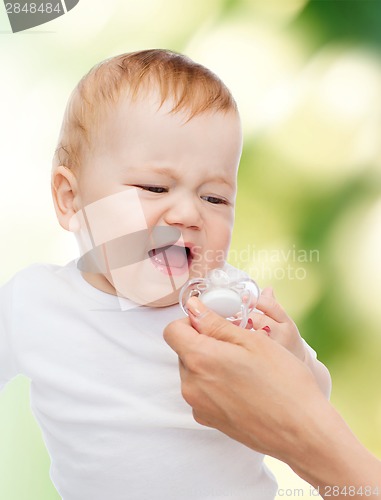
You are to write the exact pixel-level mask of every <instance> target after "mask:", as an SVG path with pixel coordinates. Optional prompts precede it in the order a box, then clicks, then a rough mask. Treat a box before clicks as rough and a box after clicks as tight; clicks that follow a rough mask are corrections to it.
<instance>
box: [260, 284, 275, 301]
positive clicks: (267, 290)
mask: <svg viewBox="0 0 381 500" xmlns="http://www.w3.org/2000/svg"><path fill="white" fill-rule="evenodd" d="M261 295H263V296H265V297H272V298H273V299H275V295H274V290H273V288H272V287H271V286H266V287H265V288H263V289H262V292H261Z"/></svg>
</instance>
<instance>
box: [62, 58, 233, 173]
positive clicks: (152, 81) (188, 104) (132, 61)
mask: <svg viewBox="0 0 381 500" xmlns="http://www.w3.org/2000/svg"><path fill="white" fill-rule="evenodd" d="M152 90H156V91H158V92H159V96H160V100H161V102H160V106H161V105H162V104H163V103H164V102H165V101H166V100H167V99H171V100H173V108H172V113H177V112H180V111H184V112H186V115H187V119H188V120H190V119H191V118H193V117H194V116H196V115H198V114H200V113H203V112H206V111H222V112H226V111H230V110H234V111H237V105H236V103H235V101H234V98H233V96H232V95H231V93H230V91H229V89H228V88H227V87H226V86H225V84H224V83H223V82H222V81H221V80H220V79H219V78H218V77H217V76H216V75H215V74H214V73H213V72H212V71H210V70H209V69H207V68H205V67H204V66H202V65H201V64H197V63H195V62H194V61H192V60H191V59H189V58H188V57H186V56H184V55H182V54H177V53H175V52H171V51H169V50H160V49H151V50H144V51H140V52H131V53H127V54H122V55H119V56H116V57H112V58H110V59H106V60H105V61H103V62H101V63H100V64H98V65H96V66H94V67H93V68H92V69H91V70H90V71H89V73H87V75H85V76H84V77H83V78H82V79H81V80H80V82H79V83H78V85H77V86H76V88H75V89H74V91H73V93H72V95H71V96H70V99H69V102H68V105H67V108H66V111H65V116H64V119H63V124H62V128H61V133H60V138H59V142H58V145H57V149H56V151H55V154H54V158H53V167H55V166H58V165H64V166H66V167H68V168H76V167H79V165H80V162H81V158H82V156H83V154H84V152H85V151H86V150H89V149H90V148H91V140H92V138H93V137H94V134H95V133H96V132H97V131H98V129H99V125H100V123H101V122H102V119H103V118H104V117H105V116H106V114H107V112H108V111H110V110H111V109H112V106H114V105H115V103H116V102H117V101H118V98H119V97H120V95H121V93H122V92H126V94H127V95H128V96H129V98H130V99H132V100H134V99H136V98H137V97H141V96H142V95H145V94H147V93H148V92H150V91H152ZM144 93H145V94H144Z"/></svg>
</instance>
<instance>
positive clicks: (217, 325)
mask: <svg viewBox="0 0 381 500" xmlns="http://www.w3.org/2000/svg"><path fill="white" fill-rule="evenodd" d="M187 308H188V311H189V313H190V315H189V318H190V320H191V323H192V326H193V327H194V328H195V329H196V330H197V331H198V332H199V333H202V334H204V335H208V336H209V337H213V338H215V339H217V340H222V341H224V342H230V343H232V344H238V345H241V344H242V343H243V342H244V341H245V338H247V332H246V331H245V330H244V329H243V328H240V327H238V326H235V325H233V324H232V323H230V322H229V321H227V320H226V319H225V318H222V317H221V316H218V315H217V314H216V313H215V312H213V311H211V310H210V309H208V308H207V307H206V306H205V305H204V304H203V303H202V302H201V301H200V300H199V299H198V298H197V297H191V298H190V299H189V300H188V302H187Z"/></svg>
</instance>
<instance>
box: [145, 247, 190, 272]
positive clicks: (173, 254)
mask: <svg viewBox="0 0 381 500" xmlns="http://www.w3.org/2000/svg"><path fill="white" fill-rule="evenodd" d="M148 255H149V257H150V259H151V262H152V263H153V265H154V266H155V267H156V268H157V269H159V271H161V272H163V273H165V274H183V273H184V272H186V271H188V268H189V266H190V264H191V261H192V251H191V248H190V247H188V246H180V245H166V246H163V247H159V248H153V249H152V250H149V252H148Z"/></svg>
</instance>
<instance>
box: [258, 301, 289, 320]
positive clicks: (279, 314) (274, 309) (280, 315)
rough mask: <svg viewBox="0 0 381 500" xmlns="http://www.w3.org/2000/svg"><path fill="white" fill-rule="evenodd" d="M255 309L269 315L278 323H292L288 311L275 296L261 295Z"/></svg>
mask: <svg viewBox="0 0 381 500" xmlns="http://www.w3.org/2000/svg"><path fill="white" fill-rule="evenodd" d="M255 308H256V309H258V310H259V311H262V312H264V313H265V314H267V316H269V317H270V318H272V319H273V320H274V321H278V323H285V322H287V321H290V318H289V316H288V315H287V313H286V311H285V310H284V309H283V307H282V306H281V305H280V304H279V302H277V300H276V299H275V298H274V297H273V296H269V295H267V294H265V295H263V294H261V295H260V296H259V299H258V302H257V305H256V306H255Z"/></svg>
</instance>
